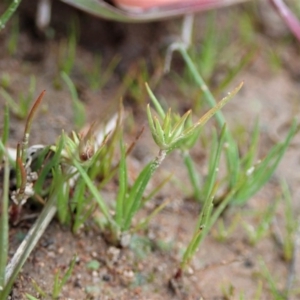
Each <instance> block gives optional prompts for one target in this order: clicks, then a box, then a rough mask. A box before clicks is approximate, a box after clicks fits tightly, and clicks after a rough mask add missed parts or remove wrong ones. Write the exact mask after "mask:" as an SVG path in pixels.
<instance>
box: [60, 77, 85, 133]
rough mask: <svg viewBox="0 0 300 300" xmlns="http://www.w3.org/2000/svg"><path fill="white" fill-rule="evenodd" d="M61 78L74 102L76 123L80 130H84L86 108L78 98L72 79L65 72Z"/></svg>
mask: <svg viewBox="0 0 300 300" xmlns="http://www.w3.org/2000/svg"><path fill="white" fill-rule="evenodd" d="M61 77H62V79H63V80H64V82H65V83H66V85H67V87H68V89H69V91H70V93H71V98H72V102H73V111H74V123H75V125H76V126H77V127H78V128H82V127H83V125H84V124H85V108H84V105H83V104H82V103H81V101H80V100H79V98H78V93H77V90H76V87H75V85H74V83H73V82H72V80H71V78H70V77H69V76H68V75H67V73H65V72H61Z"/></svg>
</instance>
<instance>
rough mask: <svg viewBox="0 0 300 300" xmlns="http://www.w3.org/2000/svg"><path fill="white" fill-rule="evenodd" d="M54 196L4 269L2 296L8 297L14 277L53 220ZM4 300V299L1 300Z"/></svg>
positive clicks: (55, 209)
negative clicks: (4, 283)
mask: <svg viewBox="0 0 300 300" xmlns="http://www.w3.org/2000/svg"><path fill="white" fill-rule="evenodd" d="M56 200H57V199H56V196H52V197H50V199H49V200H48V201H47V204H46V206H45V207H44V209H43V210H42V212H41V214H40V215H39V217H38V219H37V220H36V222H35V223H34V225H33V226H32V227H31V229H30V230H29V232H28V234H27V236H26V238H25V239H24V240H23V242H22V243H21V245H20V246H19V248H18V250H17V251H16V252H15V254H14V256H13V258H12V260H11V262H10V263H9V265H8V266H7V267H6V274H5V282H6V285H5V288H4V290H3V294H4V295H8V294H9V292H10V289H11V286H12V285H13V283H14V281H15V279H16V276H17V275H18V273H19V271H20V270H21V268H22V266H23V265H24V263H25V262H26V260H27V258H28V256H29V255H30V253H31V252H32V250H33V249H34V247H35V246H36V244H37V243H38V241H39V239H40V238H41V236H42V235H43V233H44V232H45V230H46V228H47V226H48V225H49V223H50V222H51V220H52V219H53V217H54V215H55V213H56V211H57V208H56ZM3 299H6V298H3Z"/></svg>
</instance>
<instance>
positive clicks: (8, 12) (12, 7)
mask: <svg viewBox="0 0 300 300" xmlns="http://www.w3.org/2000/svg"><path fill="white" fill-rule="evenodd" d="M20 3H21V0H13V1H12V2H11V4H10V6H9V7H8V8H7V10H6V11H5V12H4V14H3V15H2V16H1V17H0V31H1V30H2V29H3V28H4V27H5V24H6V23H7V21H8V20H9V19H10V18H11V16H12V15H13V14H14V12H15V11H16V9H17V8H18V6H19V4H20Z"/></svg>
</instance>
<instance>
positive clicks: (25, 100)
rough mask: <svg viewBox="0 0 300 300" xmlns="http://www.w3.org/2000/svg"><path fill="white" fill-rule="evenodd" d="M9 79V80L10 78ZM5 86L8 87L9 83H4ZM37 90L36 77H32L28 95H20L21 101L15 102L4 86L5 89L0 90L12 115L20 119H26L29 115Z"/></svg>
mask: <svg viewBox="0 0 300 300" xmlns="http://www.w3.org/2000/svg"><path fill="white" fill-rule="evenodd" d="M4 79H5V78H4ZM7 79H9V77H8V78H7ZM4 84H5V86H7V85H8V84H9V81H8V82H7V83H5V82H4ZM2 86H3V85H2ZM35 90H36V79H35V76H30V82H29V87H28V92H27V93H26V94H24V93H20V94H19V96H18V99H19V101H15V100H14V99H13V97H12V96H11V95H10V94H9V93H8V92H7V91H6V89H5V87H4V86H3V88H0V94H1V95H2V97H3V98H4V99H5V101H6V103H7V105H8V106H9V108H10V110H11V112H12V113H13V114H14V115H15V116H16V117H18V118H20V119H25V118H26V117H27V115H28V113H29V110H30V105H31V101H32V98H33V94H34V93H35Z"/></svg>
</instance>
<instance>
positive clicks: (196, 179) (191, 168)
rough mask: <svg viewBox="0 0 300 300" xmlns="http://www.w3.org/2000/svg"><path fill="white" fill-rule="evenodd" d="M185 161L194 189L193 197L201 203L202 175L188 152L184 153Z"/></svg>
mask: <svg viewBox="0 0 300 300" xmlns="http://www.w3.org/2000/svg"><path fill="white" fill-rule="evenodd" d="M183 161H184V164H185V166H186V168H187V171H188V176H189V179H190V182H191V184H192V187H193V197H194V198H195V199H196V200H197V201H199V200H200V199H201V189H200V186H201V180H200V175H199V173H198V172H197V170H196V167H195V163H194V160H193V159H192V157H191V155H190V153H189V152H188V151H184V153H183Z"/></svg>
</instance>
